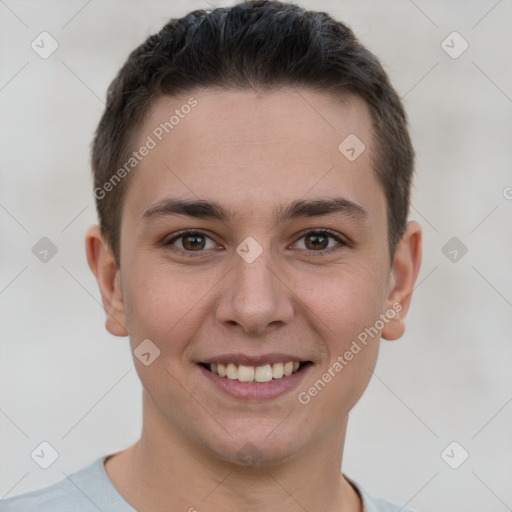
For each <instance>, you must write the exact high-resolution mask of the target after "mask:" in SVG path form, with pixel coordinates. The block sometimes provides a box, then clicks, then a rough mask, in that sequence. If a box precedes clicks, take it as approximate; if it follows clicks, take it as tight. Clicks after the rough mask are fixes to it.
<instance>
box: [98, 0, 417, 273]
mask: <svg viewBox="0 0 512 512" xmlns="http://www.w3.org/2000/svg"><path fill="white" fill-rule="evenodd" d="M286 86H290V87H303V88H308V89H312V90H315V91H318V92H326V93H333V94H342V93H353V94H355V95H357V96H359V97H361V98H362V99H363V100H364V101H365V102H366V104H367V105H368V106H369V109H370V112H371V116H372V124H373V126H372V128H373V130H372V132H373V134H374V142H375V148H376V151H375V153H374V154H373V155H372V162H373V168H374V172H375V173H376V176H377V179H378V180H379V182H380V183H381V185H382V187H383V190H384V193H385V196H386V205H387V222H388V247H389V254H390V257H391V259H392V258H393V256H394V252H395V249H396V246H397V244H398V242H399V241H400V239H401V238H402V236H403V234H404V231H405V227H406V223H407V215H408V212H409V201H410V198H409V196H410V186H411V181H412V175H413V168H414V150H413V148H412V144H411V140H410V137H409V133H408V131H407V121H406V114H405V111H404V109H403V106H402V103H401V101H400V98H399V96H398V94H397V93H396V91H395V90H394V89H393V87H392V85H391V83H390V81H389V79H388V77H387V74H386V72H385V71H384V69H383V67H382V66H381V64H380V63H379V61H378V60H377V58H376V57H375V56H374V55H373V54H372V53H371V52H370V51H369V50H367V49H366V48H365V47H364V46H362V45H361V44H360V43H359V41H358V40H357V39H356V37H355V36H354V34H353V32H352V30H351V29H350V28H349V27H347V26H346V25H344V24H343V23H340V22H338V21H336V20H334V19H333V18H332V17H330V16H329V15H328V14H327V13H324V12H315V11H308V10H305V9H303V8H301V7H299V6H297V5H294V4H287V3H284V2H278V1H264V0H252V1H245V2H242V3H239V4H237V5H235V6H233V7H230V8H216V9H213V10H210V11H205V10H196V11H193V12H191V13H189V14H187V15H186V16H184V17H183V18H177V19H171V20H170V21H169V22H168V23H167V24H166V25H165V26H164V27H163V28H162V29H161V30H160V32H159V33H158V34H155V35H152V36H150V37H148V39H147V40H146V41H145V42H144V43H143V44H142V45H140V46H139V47H138V48H136V49H135V50H133V51H132V52H131V53H130V55H129V57H128V60H127V61H126V62H125V64H124V65H123V66H122V68H121V69H120V71H119V73H118V74H117V76H116V77H115V79H114V80H113V81H112V83H111V84H110V86H109V88H108V92H107V103H106V107H105V111H104V113H103V116H102V118H101V120H100V123H99V125H98V128H97V130H96V133H95V137H94V141H93V144H92V155H91V160H92V169H93V174H94V187H95V189H94V190H95V193H94V195H95V198H96V207H97V210H98V215H99V220H100V227H101V230H102V232H103V234H104V236H105V238H106V240H107V241H108V243H109V245H110V247H111V249H112V252H113V254H114V257H115V259H116V262H117V264H118V265H119V264H120V227H121V211H122V205H123V198H124V196H125V191H126V187H127V185H128V183H129V178H130V176H128V175H126V177H124V178H123V179H122V180H118V182H116V183H114V185H115V186H110V187H109V192H108V194H105V190H104V189H103V188H102V187H104V185H105V184H106V183H108V182H109V180H112V177H113V176H114V173H115V172H116V171H117V170H118V169H119V168H120V167H121V166H122V165H123V162H126V160H127V158H129V154H130V152H131V151H133V146H134V144H135V142H136V140H137V136H138V135H139V131H140V127H141V125H142V122H143V120H144V115H145V113H146V112H147V111H148V109H149V106H150V103H151V102H152V101H154V100H155V98H157V97H160V96H162V95H169V96H172V95H176V94H180V93H185V92H190V91H192V90H194V89H196V88H198V87H215V88H219V87H220V88H225V89H238V90H247V89H256V90H258V89H259V90H270V89H273V88H280V87H286ZM340 142H341V141H340ZM123 175H124V173H123ZM97 191H103V192H102V193H101V194H98V193H97Z"/></svg>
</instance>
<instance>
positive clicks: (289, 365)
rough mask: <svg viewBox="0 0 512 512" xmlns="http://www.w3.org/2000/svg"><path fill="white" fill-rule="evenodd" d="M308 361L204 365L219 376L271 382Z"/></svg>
mask: <svg viewBox="0 0 512 512" xmlns="http://www.w3.org/2000/svg"><path fill="white" fill-rule="evenodd" d="M306 364H307V363H305V362H304V363H302V362H299V361H288V362H285V363H273V364H263V365H259V366H249V365H243V364H240V365H237V364H234V363H227V364H224V363H210V364H204V365H203V366H204V367H205V368H206V369H207V370H210V372H212V373H214V374H216V375H218V376H219V377H226V378H227V379H230V380H237V381H239V382H270V381H271V380H278V379H282V378H283V377H289V376H290V375H292V374H293V373H296V372H298V371H299V370H300V369H301V367H302V366H304V365H306Z"/></svg>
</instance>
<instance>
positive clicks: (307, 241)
mask: <svg viewBox="0 0 512 512" xmlns="http://www.w3.org/2000/svg"><path fill="white" fill-rule="evenodd" d="M302 240H304V242H303V244H302V245H303V247H299V249H305V250H306V251H308V252H318V253H323V252H329V251H330V250H331V249H333V250H335V249H336V248H340V247H343V246H345V245H347V243H346V242H344V241H343V240H342V239H341V238H340V237H339V236H337V235H336V234H335V233H334V232H331V231H325V230H321V231H310V232H309V233H306V234H305V235H304V236H303V237H302V238H300V240H299V241H302ZM332 240H334V241H335V242H337V243H334V244H332V242H331V241H332ZM297 243H299V242H297Z"/></svg>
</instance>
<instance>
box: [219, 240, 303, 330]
mask: <svg viewBox="0 0 512 512" xmlns="http://www.w3.org/2000/svg"><path fill="white" fill-rule="evenodd" d="M269 252H270V251H269V250H266V251H263V252H262V253H261V254H260V256H258V258H256V260H255V261H253V262H251V263H248V262H247V261H245V260H244V259H243V258H241V257H239V256H238V254H237V255H235V256H234V259H235V263H234V265H235V267H234V268H233V270H232V271H231V272H229V274H228V275H227V276H226V279H227V282H225V284H224V287H223V289H222V294H221V297H220V300H219V301H218V303H217V310H216V318H217V321H218V322H221V323H222V324H223V325H226V326H228V327H230V328H233V327H237V328H239V329H241V330H243V331H244V332H245V333H246V334H252V335H262V334H264V333H266V332H267V331H271V330H273V329H276V328H279V327H282V326H284V325H286V324H287V323H289V322H290V320H291V319H292V318H293V316H294V307H293V291H292V290H290V288H289V287H288V286H287V285H286V278H285V276H284V275H283V274H282V273H280V272H279V270H278V268H279V266H278V265H277V264H276V263H275V262H274V263H273V262H272V261H271V258H270V254H269Z"/></svg>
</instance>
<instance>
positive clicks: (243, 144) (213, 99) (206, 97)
mask: <svg viewBox="0 0 512 512" xmlns="http://www.w3.org/2000/svg"><path fill="white" fill-rule="evenodd" d="M149 141H151V142H149ZM345 141H348V142H345ZM144 144H145V145H148V146H151V149H150V150H149V151H147V152H146V153H147V154H146V156H144V158H143V159H141V161H140V162H139V163H138V165H137V168H136V170H135V171H134V175H133V176H132V177H131V183H130V186H129V187H128V192H127V198H126V201H125V205H126V204H127V203H130V204H131V206H132V207H131V208H130V214H131V213H133V214H134V215H135V214H140V215H142V214H143V210H144V209H147V208H148V207H150V206H151V205H152V204H155V203H156V202H158V201H159V200H160V199H162V198H164V197H165V196H166V195H168V196H174V197H175V196H177V195H178V196H186V197H187V198H194V199H197V198H208V199H212V200H215V201H217V202H220V203H224V204H225V203H226V202H228V203H229V204H227V206H228V207H229V208H230V209H231V210H233V211H236V209H237V206H240V207H243V209H245V210H247V209H249V207H251V208H250V209H251V211H252V212H253V213H254V212H262V214H263V209H264V205H265V204H268V206H269V208H271V209H272V210H273V211H275V208H276V206H279V205H282V204H285V203H288V202H291V201H293V200H297V199H299V198H303V197H306V196H308V195H310V196H315V197H316V196H325V195H333V194H334V193H336V195H339V194H342V195H343V196H344V197H345V198H347V199H348V200H351V201H354V202H356V203H359V204H361V203H366V204H367V205H368V206H369V208H368V209H370V210H371V209H372V208H371V207H374V208H373V209H374V210H375V208H378V207H379V206H382V207H384V198H383V193H382V191H381V188H380V186H379V185H378V183H377V181H376V178H375V176H374V172H373V169H372V165H371V153H372V141H371V118H370V113H369V111H368V108H367V106H366V104H365V103H364V101H362V100H361V99H359V98H357V97H355V96H350V95H346V96H344V97H336V98H334V97H333V96H330V95H327V94H324V93H319V92H313V91H309V90H302V89H299V90H291V89H280V90H273V91H271V92H267V93H258V92H254V91H231V90H211V89H207V90H196V91H193V92H191V93H190V94H186V95H180V96H173V97H168V96H164V97H160V98H158V99H156V100H154V101H153V103H152V105H151V107H150V109H149V111H148V113H147V115H146V117H145V120H144V123H143V126H142V129H141V130H140V135H139V140H138V144H136V149H137V148H138V147H139V146H142V145H144ZM347 150H348V152H347ZM352 150H353V151H352ZM360 151H362V152H361V153H360V154H359V156H358V153H359V152H360ZM354 154H355V156H357V158H355V159H354V158H353V157H354ZM365 209H366V207H365ZM370 213H371V212H370ZM381 213H382V211H381ZM123 217H124V215H123Z"/></svg>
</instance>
